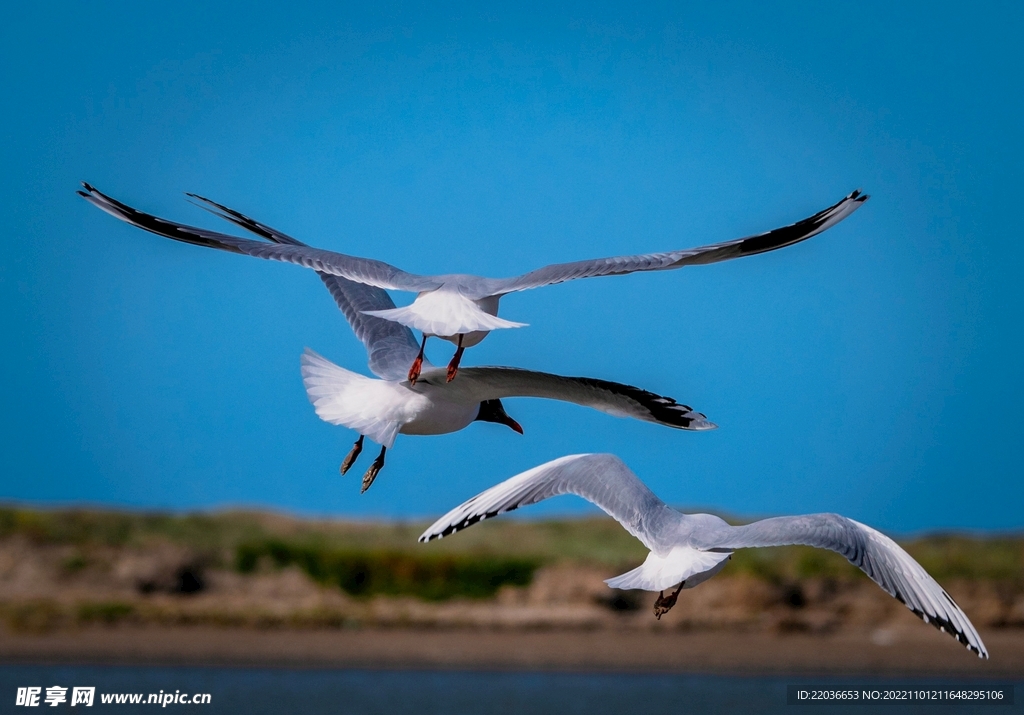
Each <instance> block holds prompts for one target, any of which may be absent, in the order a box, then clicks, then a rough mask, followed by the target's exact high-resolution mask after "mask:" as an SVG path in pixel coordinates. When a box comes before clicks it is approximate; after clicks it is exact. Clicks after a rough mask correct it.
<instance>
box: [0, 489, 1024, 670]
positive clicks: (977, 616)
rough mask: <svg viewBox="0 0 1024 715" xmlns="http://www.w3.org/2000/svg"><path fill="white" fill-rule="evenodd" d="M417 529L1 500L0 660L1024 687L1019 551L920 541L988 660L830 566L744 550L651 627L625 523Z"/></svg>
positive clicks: (952, 538) (1017, 544) (854, 575)
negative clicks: (625, 575)
mask: <svg viewBox="0 0 1024 715" xmlns="http://www.w3.org/2000/svg"><path fill="white" fill-rule="evenodd" d="M423 526H424V525H421V524H402V523H385V522H381V523H372V522H345V521H307V520H301V519H295V518H292V517H285V516H281V515H278V514H273V513H257V512H248V513H246V512H231V513H223V514H202V515H168V514H140V513H131V512H113V511H97V510H90V511H86V510H66V509H65V510H29V509H24V508H11V507H0V662H5V663H28V662H38V663H44V662H45V663H51V662H52V663H57V662H59V663H140V664H141V663H151V664H183V665H184V664H188V665H198V664H211V665H213V664H227V665H267V666H286V667H346V668H349V667H369V668H442V669H444V668H451V669H506V670H507V669H511V670H521V669H525V670H598V671H603V670H610V671H627V672H628V671H642V672H654V671H666V672H709V673H711V672H713V673H790V672H791V673H804V674H814V673H874V674H878V673H887V674H888V673H894V674H895V673H899V674H915V673H916V674H939V673H950V674H954V673H955V674H960V675H977V676H979V677H989V676H991V677H997V676H1001V677H1005V676H1015V677H1020V676H1024V538H1021V537H1017V536H1007V535H1001V536H998V537H978V536H958V535H949V534H946V535H937V536H929V537H922V538H919V539H916V540H914V541H912V542H906V543H905V544H904V545H905V547H906V548H907V549H908V550H910V552H911V554H912V555H914V556H915V558H917V559H919V560H920V561H921V563H922V564H923V565H924V566H925V567H926V568H927V569H928V570H929V572H931V573H932V574H933V575H934V576H935V577H936V578H937V579H938V580H939V582H940V583H941V584H942V585H943V586H944V587H945V588H946V589H947V590H948V592H949V593H950V594H951V595H952V597H953V598H954V599H956V600H957V601H958V603H959V604H960V605H961V606H962V607H963V609H964V610H965V612H966V613H967V614H968V616H969V617H970V618H971V620H972V622H974V624H975V625H976V626H977V627H978V629H979V631H981V633H982V636H983V638H984V639H985V642H986V645H988V647H989V649H990V652H991V656H992V660H991V661H989V662H982V661H979V660H978V659H977V658H976V657H975V656H973V655H972V654H971V653H969V652H968V651H967V650H966V649H964V648H963V647H962V646H961V645H960V644H958V643H957V642H955V641H954V640H953V639H952V638H950V637H949V636H948V635H946V634H943V633H940V632H938V631H937V630H935V629H934V628H932V627H930V626H928V625H926V624H924V623H922V622H921V621H920V620H918V619H917V618H916V617H914V616H913V614H911V613H910V612H909V611H908V610H907V609H906V608H905V607H904V606H902V605H901V604H900V603H898V602H897V601H896V600H895V599H893V598H891V597H890V596H889V595H888V594H887V593H885V592H884V591H882V590H881V589H880V588H878V587H877V586H876V585H875V584H874V583H872V582H871V581H870V580H869V579H868V578H867V577H866V576H864V574H862V573H861V572H860V571H858V570H857V569H855V568H853V567H852V566H850V565H849V564H848V563H847V562H846V561H845V560H844V559H842V558H841V557H839V556H838V555H835V554H830V553H827V552H822V551H818V550H813V549H804V548H795V547H793V548H790V547H787V548H780V549H759V550H747V551H741V552H738V553H737V554H736V555H735V557H734V559H733V561H732V562H731V563H730V564H729V565H728V566H727V568H726V569H725V570H724V571H723V572H722V573H721V574H719V575H718V576H716V577H715V578H714V579H711V580H710V581H708V582H707V583H704V584H702V585H700V586H699V587H698V588H695V589H692V590H687V591H684V592H683V593H682V594H681V595H680V597H679V601H678V604H677V605H676V606H675V608H674V609H673V610H672V611H671V612H670V613H669V614H667V615H666V616H665V617H664V618H663V619H661V620H656V619H655V618H654V616H653V613H652V604H653V601H654V598H655V596H656V594H653V593H647V592H637V591H618V590H613V589H609V588H608V587H607V586H606V585H605V584H604V579H606V578H609V577H611V576H614V575H616V574H618V573H621V572H622V571H624V570H626V569H628V568H632V567H633V566H635V565H636V564H637V563H639V562H640V561H641V560H642V559H643V557H644V555H645V550H644V549H643V547H642V546H641V545H640V544H639V543H638V542H637V541H636V540H635V539H633V538H632V537H630V536H629V535H628V534H627V533H626V532H625V531H623V530H622V529H621V528H619V526H618V525H617V524H616V523H615V522H613V521H612V520H611V519H606V518H594V519H563V520H547V521H537V522H524V521H516V520H504V521H503V520H498V521H495V522H488V523H486V524H483V525H480V526H477V527H474V528H473V529H469V530H467V531H466V532H464V533H462V534H459V535H457V536H456V537H455V538H450V539H444V540H443V541H441V542H431V543H430V544H418V543H416V536H418V534H419V533H420V531H421V530H422V527H423Z"/></svg>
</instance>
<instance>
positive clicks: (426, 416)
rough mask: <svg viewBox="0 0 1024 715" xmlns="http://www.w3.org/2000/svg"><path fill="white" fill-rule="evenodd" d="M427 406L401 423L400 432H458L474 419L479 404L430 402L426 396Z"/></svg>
mask: <svg viewBox="0 0 1024 715" xmlns="http://www.w3.org/2000/svg"><path fill="white" fill-rule="evenodd" d="M424 399H426V400H427V403H428V405H429V406H428V407H426V408H425V409H421V410H419V411H417V413H416V416H415V417H414V418H413V419H412V420H410V421H409V422H406V423H405V424H403V425H402V427H401V429H399V432H401V433H402V434H449V433H450V432H458V431H459V430H460V429H462V428H463V427H465V426H466V425H468V424H469V423H470V422H472V421H473V420H475V419H476V416H477V414H479V412H480V405H479V404H471V405H464V404H457V403H454V402H432V401H430V400H429V399H428V398H424Z"/></svg>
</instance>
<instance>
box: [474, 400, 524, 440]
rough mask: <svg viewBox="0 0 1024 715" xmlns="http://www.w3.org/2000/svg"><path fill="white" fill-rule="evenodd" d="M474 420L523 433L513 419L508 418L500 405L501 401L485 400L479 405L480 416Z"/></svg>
mask: <svg viewBox="0 0 1024 715" xmlns="http://www.w3.org/2000/svg"><path fill="white" fill-rule="evenodd" d="M476 419H477V420H479V421H480V422H497V423H498V424H499V425H505V426H506V427H508V428H509V429H511V430H514V431H516V432H518V433H519V434H522V433H523V428H522V427H521V426H520V425H519V423H518V422H516V421H515V420H514V419H512V418H511V417H509V416H508V413H507V412H505V407H504V405H502V404H501V400H487V401H485V402H481V403H480V414H478V415H477V416H476Z"/></svg>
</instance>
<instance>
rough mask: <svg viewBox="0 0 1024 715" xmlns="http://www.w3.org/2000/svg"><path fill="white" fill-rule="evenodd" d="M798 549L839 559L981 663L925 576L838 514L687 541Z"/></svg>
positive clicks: (713, 546)
mask: <svg viewBox="0 0 1024 715" xmlns="http://www.w3.org/2000/svg"><path fill="white" fill-rule="evenodd" d="M788 544H802V545H804V546H814V547H817V548H819V549H828V550H829V551H835V552H836V553H838V554H842V555H843V556H845V557H846V558H847V559H848V560H849V561H850V563H852V564H853V565H854V566H856V567H857V568H859V569H861V570H862V571H863V572H864V573H866V574H867V575H868V576H869V577H870V578H871V580H872V581H874V582H875V583H877V584H878V585H879V586H881V587H882V588H883V589H885V591H887V592H888V593H889V594H890V595H892V596H893V597H895V598H896V599H897V600H899V601H900V602H902V603H903V604H904V605H906V607H907V608H909V609H910V610H911V611H913V612H914V613H915V614H916V615H917V616H918V617H919V618H921V619H922V620H924V621H925V623H931V624H932V625H933V626H935V627H936V628H938V629H939V630H941V631H943V632H945V633H949V634H950V635H952V636H953V637H954V638H956V639H957V640H958V641H960V642H961V643H962V644H964V645H965V646H967V648H968V649H969V650H971V651H973V652H975V653H977V654H978V655H979V656H980V657H982V658H988V651H987V650H986V649H985V644H984V643H982V641H981V637H980V636H979V635H978V632H977V630H975V628H974V626H973V625H972V624H971V622H970V620H968V618H967V616H966V614H964V612H963V610H962V609H961V608H960V607H959V606H958V605H957V604H956V602H955V601H954V600H953V599H952V598H951V597H950V595H949V594H948V593H946V591H945V590H943V588H942V587H941V586H940V585H939V584H938V583H936V581H935V579H933V578H932V577H931V576H929V575H928V572H927V571H925V570H924V568H923V567H922V566H921V565H920V564H919V563H917V561H915V560H914V558H913V557H912V556H911V555H910V554H908V553H907V552H906V551H904V550H903V549H902V548H901V547H900V546H899V545H898V544H897V543H896V542H895V541H893V540H892V539H890V538H889V537H887V536H885V535H884V534H882V533H880V532H878V531H876V530H875V529H872V528H871V527H869V526H865V525H864V524H861V523H859V522H856V521H854V520H853V519H847V518H846V517H843V516H839V515H838V514H809V515H806V516H790V517H778V518H775V519H764V520H763V521H757V522H754V523H753V524H747V525H746V526H723V527H719V528H717V529H713V530H710V531H706V532H701V533H698V534H695V535H694V536H693V546H695V547H697V548H700V549H705V550H730V551H731V550H735V549H742V548H747V547H757V546H784V545H788Z"/></svg>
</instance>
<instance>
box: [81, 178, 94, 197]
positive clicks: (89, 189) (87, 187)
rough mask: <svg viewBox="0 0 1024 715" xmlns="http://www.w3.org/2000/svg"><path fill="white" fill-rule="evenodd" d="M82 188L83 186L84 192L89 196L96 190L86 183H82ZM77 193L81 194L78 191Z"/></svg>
mask: <svg viewBox="0 0 1024 715" xmlns="http://www.w3.org/2000/svg"><path fill="white" fill-rule="evenodd" d="M82 186H84V187H85V190H86V191H88V192H89V193H90V194H91V193H93V192H94V191H96V189H95V188H94V187H93V185H92V184H90V183H89V182H88V181H83V182H82ZM78 193H82V192H81V191H79V192H78Z"/></svg>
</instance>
